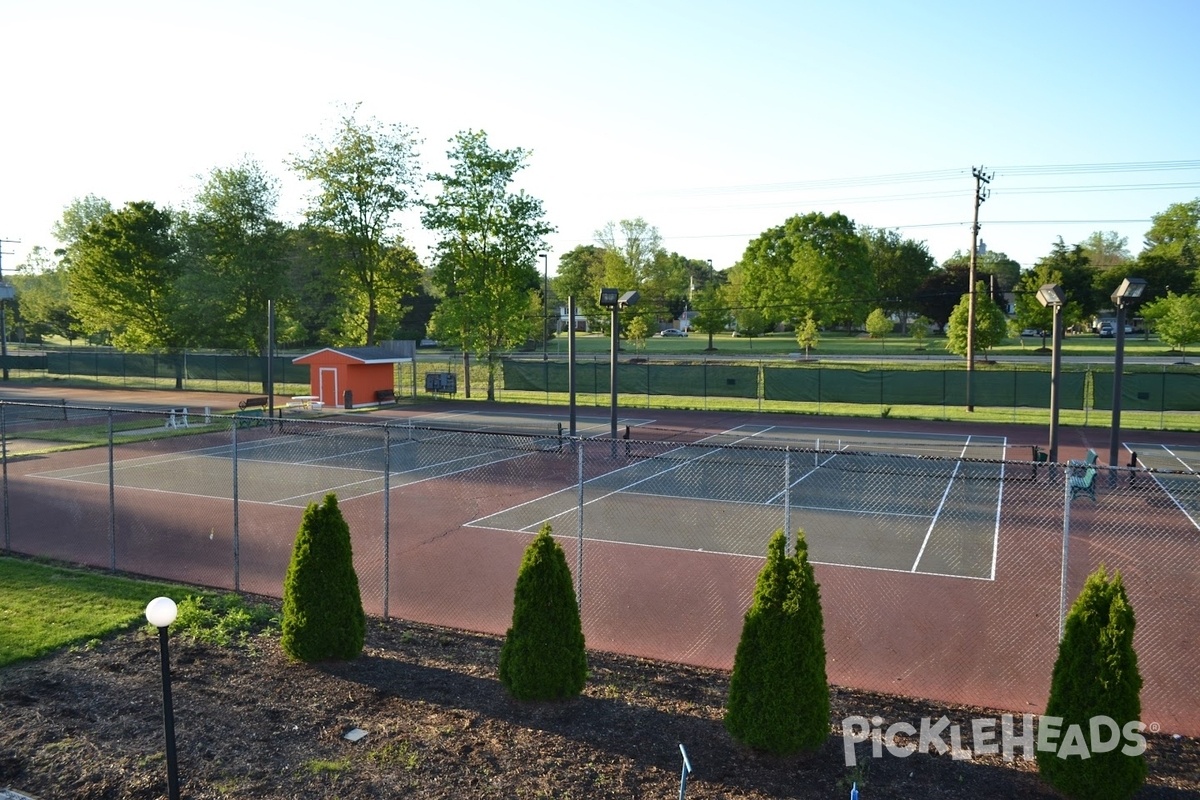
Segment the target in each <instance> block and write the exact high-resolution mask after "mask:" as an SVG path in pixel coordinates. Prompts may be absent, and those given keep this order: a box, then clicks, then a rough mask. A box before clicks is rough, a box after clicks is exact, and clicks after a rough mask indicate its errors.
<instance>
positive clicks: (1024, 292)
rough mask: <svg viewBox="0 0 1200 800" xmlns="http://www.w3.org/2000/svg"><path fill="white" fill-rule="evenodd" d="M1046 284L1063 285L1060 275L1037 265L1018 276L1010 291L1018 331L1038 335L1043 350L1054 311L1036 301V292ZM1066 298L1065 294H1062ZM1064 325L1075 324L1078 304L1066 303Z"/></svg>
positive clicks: (1041, 263)
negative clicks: (1069, 321)
mask: <svg viewBox="0 0 1200 800" xmlns="http://www.w3.org/2000/svg"><path fill="white" fill-rule="evenodd" d="M1047 283H1057V284H1059V285H1060V286H1061V285H1062V273H1061V272H1059V271H1058V270H1056V269H1054V267H1053V266H1052V265H1051V264H1050V263H1048V262H1039V263H1038V264H1037V266H1035V267H1034V268H1033V269H1030V270H1026V271H1025V272H1023V273H1021V279H1020V280H1019V281H1017V285H1016V287H1015V289H1014V290H1013V307H1014V309H1015V312H1016V313H1015V317H1014V318H1015V320H1016V324H1017V325H1018V326H1019V327H1018V328H1017V329H1018V330H1025V329H1027V328H1029V329H1033V330H1036V331H1041V334H1042V347H1043V348H1044V347H1045V346H1046V334H1047V333H1048V332H1052V331H1053V328H1054V309H1053V308H1050V307H1049V306H1044V305H1042V303H1041V301H1039V300H1038V289H1040V288H1041V287H1042V286H1045V285H1046V284H1047ZM1064 294H1065V291H1064ZM1060 313H1062V315H1063V321H1064V325H1065V323H1066V321H1067V320H1071V321H1073V322H1078V321H1079V319H1080V317H1079V304H1078V303H1077V302H1074V301H1072V300H1071V299H1070V298H1068V299H1067V303H1066V305H1065V306H1064V308H1063V310H1062V312H1060Z"/></svg>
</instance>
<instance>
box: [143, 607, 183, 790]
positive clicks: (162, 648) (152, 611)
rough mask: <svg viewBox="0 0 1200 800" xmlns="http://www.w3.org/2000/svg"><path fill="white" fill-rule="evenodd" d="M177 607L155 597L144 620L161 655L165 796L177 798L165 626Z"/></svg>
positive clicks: (173, 718) (166, 626)
mask: <svg viewBox="0 0 1200 800" xmlns="http://www.w3.org/2000/svg"><path fill="white" fill-rule="evenodd" d="M177 611H178V609H177V608H176V607H175V601H174V600H172V599H171V598H169V597H156V598H154V599H153V600H151V601H150V603H149V604H148V605H147V606H146V621H147V622H149V623H150V624H151V625H153V626H154V627H156V628H158V650H159V653H160V654H161V655H162V688H163V729H164V730H165V731H166V736H167V797H168V798H169V800H179V766H178V764H177V763H176V760H175V712H174V710H173V709H172V707H171V659H170V655H169V654H168V651H167V628H168V627H169V626H170V624H171V623H172V622H174V621H175V614H176V613H177Z"/></svg>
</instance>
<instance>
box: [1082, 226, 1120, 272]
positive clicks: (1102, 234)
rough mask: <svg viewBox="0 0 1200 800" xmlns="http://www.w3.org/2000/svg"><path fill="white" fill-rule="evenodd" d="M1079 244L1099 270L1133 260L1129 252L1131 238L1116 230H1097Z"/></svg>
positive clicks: (1090, 262)
mask: <svg viewBox="0 0 1200 800" xmlns="http://www.w3.org/2000/svg"><path fill="white" fill-rule="evenodd" d="M1079 246H1080V247H1081V248H1082V249H1083V255H1084V256H1085V257H1086V258H1087V260H1088V263H1089V264H1091V265H1092V266H1093V267H1095V268H1096V269H1099V270H1108V269H1112V268H1113V267H1119V266H1121V265H1122V264H1128V263H1129V262H1130V261H1133V256H1131V255H1130V254H1129V239H1128V238H1126V237H1124V236H1119V235H1117V232H1116V231H1095V232H1093V233H1092V234H1091V235H1090V236H1088V237H1087V238H1086V239H1084V240H1083V241H1082V242H1080V243H1079Z"/></svg>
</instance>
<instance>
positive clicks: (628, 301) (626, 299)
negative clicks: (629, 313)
mask: <svg viewBox="0 0 1200 800" xmlns="http://www.w3.org/2000/svg"><path fill="white" fill-rule="evenodd" d="M640 299H642V296H641V295H640V294H639V293H638V292H636V291H629V292H626V293H625V294H623V295H621V299H620V301H619V302H620V306H621V308H625V307H626V306H632V305H634V304H636V303H637V301H638V300H640Z"/></svg>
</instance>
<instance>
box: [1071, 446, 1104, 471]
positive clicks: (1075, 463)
mask: <svg viewBox="0 0 1200 800" xmlns="http://www.w3.org/2000/svg"><path fill="white" fill-rule="evenodd" d="M1097 458H1098V456H1097V455H1096V451H1095V450H1091V449H1089V450H1088V451H1087V455H1086V456H1085V457H1084V459H1083V460H1082V461H1080V460H1079V459H1075V458H1073V459H1071V467H1073V468H1075V469H1076V470H1080V469H1086V468H1088V467H1094V466H1096V460H1097Z"/></svg>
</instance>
